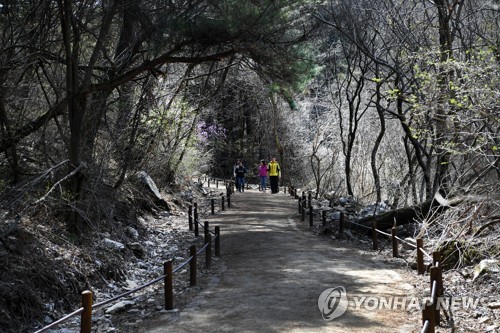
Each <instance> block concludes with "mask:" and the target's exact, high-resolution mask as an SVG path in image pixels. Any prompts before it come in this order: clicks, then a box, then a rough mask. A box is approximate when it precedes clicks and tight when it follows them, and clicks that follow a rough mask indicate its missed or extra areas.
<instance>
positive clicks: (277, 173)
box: [267, 156, 281, 193]
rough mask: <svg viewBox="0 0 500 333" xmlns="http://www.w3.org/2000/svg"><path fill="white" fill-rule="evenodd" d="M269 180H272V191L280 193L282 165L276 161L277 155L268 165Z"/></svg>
mask: <svg viewBox="0 0 500 333" xmlns="http://www.w3.org/2000/svg"><path fill="white" fill-rule="evenodd" d="M267 172H268V175H269V181H270V182H271V193H278V192H279V190H278V182H279V179H280V177H281V170H280V165H279V164H278V162H276V157H274V156H273V158H271V162H269V164H268V165H267Z"/></svg>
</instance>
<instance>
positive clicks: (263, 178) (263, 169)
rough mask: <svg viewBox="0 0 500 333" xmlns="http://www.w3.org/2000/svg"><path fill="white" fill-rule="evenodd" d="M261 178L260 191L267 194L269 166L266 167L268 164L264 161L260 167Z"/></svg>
mask: <svg viewBox="0 0 500 333" xmlns="http://www.w3.org/2000/svg"><path fill="white" fill-rule="evenodd" d="M259 177H260V190H261V191H262V192H266V190H267V186H266V182H267V165H266V162H265V161H264V160H261V161H260V165H259Z"/></svg>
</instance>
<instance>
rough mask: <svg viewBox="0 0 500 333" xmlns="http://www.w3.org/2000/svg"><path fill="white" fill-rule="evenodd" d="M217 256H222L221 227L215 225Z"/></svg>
mask: <svg viewBox="0 0 500 333" xmlns="http://www.w3.org/2000/svg"><path fill="white" fill-rule="evenodd" d="M215 237H216V238H215V256H216V257H220V227H219V226H216V227H215Z"/></svg>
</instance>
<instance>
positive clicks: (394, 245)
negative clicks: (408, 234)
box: [391, 227, 398, 257]
mask: <svg viewBox="0 0 500 333" xmlns="http://www.w3.org/2000/svg"><path fill="white" fill-rule="evenodd" d="M397 235H398V229H397V228H396V227H392V229H391V240H392V256H393V257H397V256H398V240H397V238H396V236H397Z"/></svg>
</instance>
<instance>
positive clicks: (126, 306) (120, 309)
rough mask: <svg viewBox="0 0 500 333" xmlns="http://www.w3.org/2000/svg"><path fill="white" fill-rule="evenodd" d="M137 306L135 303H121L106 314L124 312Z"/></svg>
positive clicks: (107, 310) (110, 308) (108, 309)
mask: <svg viewBox="0 0 500 333" xmlns="http://www.w3.org/2000/svg"><path fill="white" fill-rule="evenodd" d="M133 305H135V302H134V301H121V302H118V303H116V304H114V305H113V306H111V307H109V308H107V309H106V314H114V313H119V312H124V311H127V310H128V309H130V308H131V307H132V306H133Z"/></svg>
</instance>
